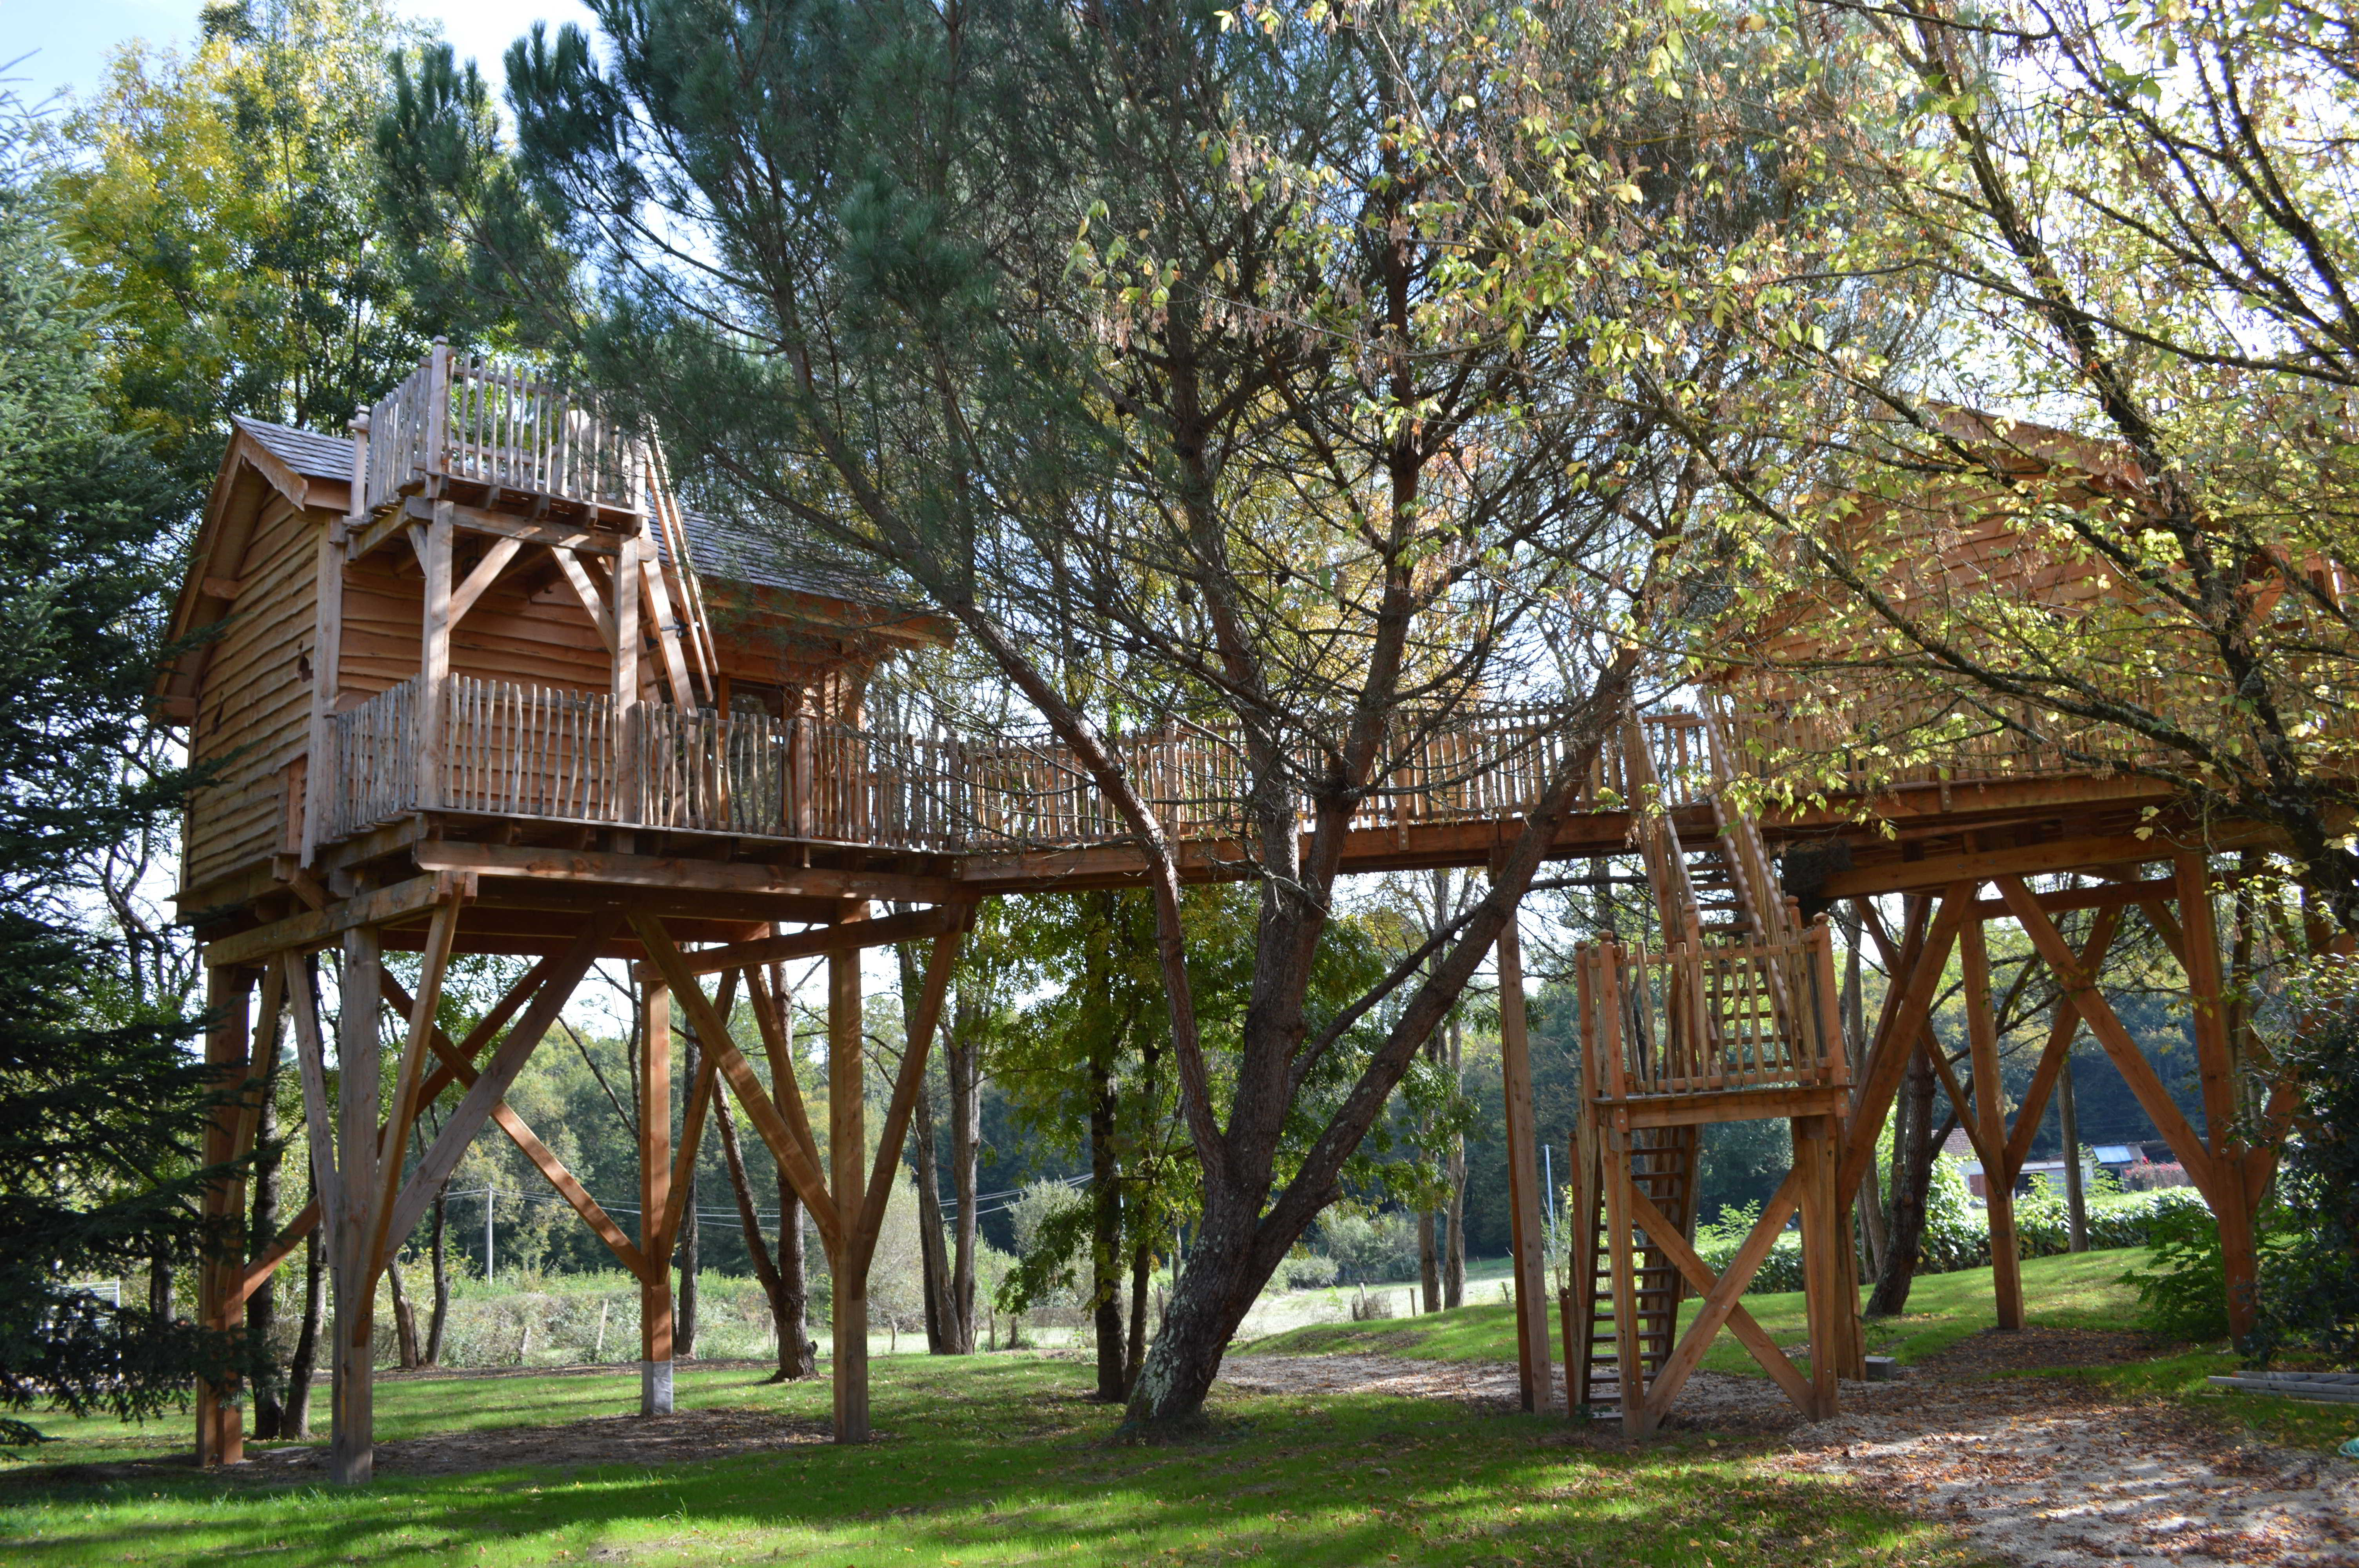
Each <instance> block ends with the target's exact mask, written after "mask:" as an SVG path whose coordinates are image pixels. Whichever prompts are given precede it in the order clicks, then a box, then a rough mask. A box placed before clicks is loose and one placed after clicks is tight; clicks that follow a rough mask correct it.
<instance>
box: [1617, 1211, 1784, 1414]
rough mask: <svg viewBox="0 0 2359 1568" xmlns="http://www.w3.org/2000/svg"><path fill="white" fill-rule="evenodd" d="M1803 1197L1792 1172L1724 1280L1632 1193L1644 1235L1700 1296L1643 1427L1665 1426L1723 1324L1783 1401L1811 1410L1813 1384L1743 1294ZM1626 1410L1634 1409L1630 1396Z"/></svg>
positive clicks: (1650, 1397) (1660, 1376) (1651, 1393)
mask: <svg viewBox="0 0 2359 1568" xmlns="http://www.w3.org/2000/svg"><path fill="white" fill-rule="evenodd" d="M1799 1191H1800V1189H1799V1183H1798V1180H1797V1178H1796V1176H1795V1174H1794V1173H1792V1172H1790V1171H1789V1172H1788V1173H1787V1175H1786V1179H1785V1181H1784V1182H1782V1183H1780V1184H1778V1187H1777V1191H1776V1192H1775V1193H1774V1194H1772V1195H1770V1198H1769V1201H1768V1202H1767V1204H1765V1205H1763V1206H1762V1209H1761V1217H1760V1218H1759V1219H1757V1220H1756V1221H1755V1222H1754V1226H1753V1228H1752V1229H1751V1230H1750V1231H1747V1232H1746V1233H1745V1240H1744V1242H1743V1243H1742V1244H1741V1245H1740V1246H1739V1247H1738V1248H1737V1249H1736V1256H1735V1257H1734V1258H1732V1259H1730V1260H1729V1263H1728V1268H1727V1270H1726V1271H1724V1272H1723V1273H1719V1274H1714V1273H1713V1272H1712V1269H1711V1266H1710V1265H1708V1264H1707V1263H1705V1262H1704V1260H1703V1259H1702V1258H1701V1256H1700V1255H1699V1254H1698V1253H1697V1252H1696V1249H1694V1248H1693V1247H1691V1246H1690V1245H1689V1244H1688V1238H1687V1237H1686V1236H1685V1235H1683V1234H1682V1233H1681V1232H1680V1227H1678V1226H1676V1225H1673V1224H1672V1223H1671V1222H1670V1221H1669V1219H1668V1218H1666V1217H1664V1215H1663V1211H1662V1210H1660V1209H1658V1208H1657V1207H1656V1206H1655V1205H1654V1203H1653V1202H1652V1201H1651V1200H1649V1199H1648V1198H1647V1195H1646V1194H1645V1193H1642V1192H1638V1191H1636V1189H1635V1188H1634V1189H1633V1190H1632V1192H1631V1193H1630V1195H1629V1202H1630V1207H1631V1218H1632V1220H1633V1221H1634V1222H1635V1223H1636V1225H1637V1227H1638V1228H1640V1229H1642V1230H1644V1231H1645V1232H1646V1233H1647V1239H1648V1240H1650V1241H1653V1242H1654V1243H1655V1245H1656V1247H1657V1248H1658V1249H1659V1250H1660V1251H1661V1252H1662V1254H1663V1256H1665V1257H1666V1258H1669V1260H1671V1263H1672V1265H1673V1266H1674V1267H1675V1268H1677V1269H1678V1270H1679V1271H1680V1273H1681V1274H1682V1275H1684V1276H1685V1277H1686V1279H1687V1281H1688V1283H1689V1284H1690V1286H1692V1287H1693V1288H1694V1290H1695V1292H1696V1294H1697V1295H1698V1296H1699V1297H1700V1298H1701V1301H1700V1302H1699V1303H1698V1305H1697V1309H1696V1315H1695V1317H1694V1319H1693V1321H1691V1322H1690V1324H1689V1325H1688V1327H1687V1331H1686V1332H1685V1333H1684V1334H1682V1335H1681V1336H1680V1342H1679V1344H1678V1346H1676V1347H1674V1348H1673V1350H1672V1351H1671V1354H1670V1357H1669V1359H1668V1360H1666V1361H1665V1362H1664V1363H1663V1369H1662V1370H1661V1371H1660V1372H1658V1373H1657V1374H1656V1377H1655V1384H1654V1387H1653V1388H1651V1389H1649V1390H1647V1401H1646V1402H1647V1405H1648V1406H1649V1407H1650V1408H1651V1410H1652V1419H1651V1420H1650V1421H1648V1422H1647V1423H1646V1424H1647V1428H1648V1429H1649V1430H1652V1428H1653V1427H1654V1426H1656V1425H1658V1424H1660V1422H1661V1421H1662V1414H1663V1412H1664V1411H1668V1410H1669V1408H1670V1403H1671V1400H1674V1399H1676V1398H1678V1397H1679V1391H1680V1386H1681V1385H1682V1384H1684V1383H1685V1382H1686V1381H1687V1380H1688V1378H1689V1376H1690V1374H1691V1373H1693V1372H1694V1371H1695V1369H1696V1368H1697V1367H1698V1366H1700V1365H1701V1363H1702V1361H1703V1357H1704V1353H1705V1352H1706V1351H1708V1350H1710V1349H1711V1348H1712V1340H1713V1339H1714V1338H1715V1337H1717V1336H1718V1335H1719V1333H1720V1330H1721V1328H1722V1326H1723V1325H1726V1326H1727V1327H1728V1328H1729V1330H1730V1331H1731V1332H1732V1333H1734V1335H1735V1336H1736V1337H1737V1340H1738V1342H1739V1343H1741V1344H1742V1345H1744V1346H1745V1349H1746V1350H1747V1351H1749V1352H1751V1353H1752V1356H1753V1358H1754V1359H1755V1360H1756V1361H1757V1362H1759V1363H1760V1364H1761V1369H1762V1370H1763V1371H1765V1372H1767V1373H1768V1374H1769V1376H1770V1377H1771V1378H1772V1379H1775V1380H1776V1382H1777V1386H1778V1387H1779V1388H1781V1389H1783V1390H1785V1391H1786V1397H1787V1398H1788V1399H1790V1400H1793V1401H1794V1403H1795V1405H1796V1407H1797V1408H1799V1409H1801V1410H1804V1411H1807V1410H1809V1409H1810V1397H1811V1390H1810V1382H1809V1380H1808V1379H1805V1378H1804V1377H1803V1376H1802V1373H1801V1370H1800V1368H1797V1367H1796V1366H1795V1365H1794V1363H1793V1362H1792V1361H1790V1360H1788V1359H1787V1357H1786V1353H1785V1352H1784V1351H1782V1350H1780V1349H1778V1348H1777V1341H1776V1340H1774V1339H1772V1338H1770V1337H1769V1335H1768V1333H1767V1330H1765V1329H1763V1328H1762V1326H1761V1325H1760V1324H1759V1323H1757V1322H1756V1321H1755V1319H1754V1317H1753V1314H1751V1313H1748V1312H1746V1311H1745V1303H1744V1300H1743V1298H1744V1295H1745V1287H1746V1286H1747V1285H1750V1284H1751V1283H1752V1282H1753V1277H1754V1275H1756V1274H1757V1273H1759V1272H1760V1271H1761V1265H1762V1264H1763V1263H1764V1262H1766V1261H1767V1260H1768V1257H1769V1253H1770V1251H1771V1250H1772V1249H1774V1248H1775V1247H1776V1246H1777V1238H1778V1237H1779V1236H1781V1235H1783V1234H1784V1233H1785V1229H1786V1221H1787V1220H1788V1219H1789V1218H1791V1217H1793V1213H1794V1207H1795V1205H1796V1203H1797V1201H1798V1197H1799ZM1623 1409H1624V1410H1625V1411H1626V1410H1628V1409H1629V1403H1628V1400H1627V1395H1626V1391H1625V1400H1624V1404H1623Z"/></svg>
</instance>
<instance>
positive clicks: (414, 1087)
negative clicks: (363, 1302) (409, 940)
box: [363, 898, 459, 1290]
mask: <svg viewBox="0 0 2359 1568" xmlns="http://www.w3.org/2000/svg"><path fill="white" fill-rule="evenodd" d="M458 929H459V901H458V900H457V899H455V898H454V899H452V900H451V901H450V902H449V903H444V904H441V905H439V906H438V907H437V908H436V909H435V911H434V923H433V925H431V926H430V927H429V929H428V931H427V935H426V946H425V949H424V951H423V952H422V953H421V954H420V955H419V968H418V995H417V997H416V998H415V999H414V1000H412V1001H411V1002H410V1004H409V1014H408V1023H409V1032H408V1037H407V1038H406V1039H404V1041H403V1042H402V1049H401V1061H400V1063H399V1065H397V1067H396V1068H395V1070H394V1076H393V1107H392V1108H391V1109H390V1110H389V1111H387V1112H386V1119H385V1130H384V1131H383V1132H382V1133H381V1134H380V1135H379V1137H380V1141H379V1144H378V1148H377V1159H378V1162H379V1163H380V1165H381V1166H382V1173H381V1174H380V1175H379V1177H378V1183H377V1192H376V1197H375V1203H374V1204H373V1205H372V1206H371V1207H372V1213H373V1215H374V1217H375V1221H376V1224H375V1229H374V1230H373V1231H372V1232H371V1233H370V1236H369V1239H368V1245H367V1248H366V1249H365V1250H364V1253H363V1256H364V1258H366V1259H367V1260H368V1278H367V1281H366V1284H367V1287H368V1288H369V1289H371V1290H374V1289H375V1288H376V1276H377V1271H379V1270H381V1269H383V1268H384V1267H385V1259H386V1238H387V1233H386V1226H387V1225H388V1224H390V1223H391V1222H392V1219H393V1206H394V1200H395V1199H396V1198H397V1197H399V1196H400V1195H401V1163H402V1152H403V1151H404V1150H405V1149H407V1148H408V1146H409V1124H410V1122H411V1120H412V1119H415V1118H416V1116H417V1114H418V1108H419V1105H420V1104H421V1103H423V1102H422V1101H421V1100H420V1099H419V1094H418V1089H419V1079H421V1078H422V1077H424V1076H425V1074H426V1057H427V1054H428V1051H427V1045H428V1042H429V1040H431V1039H432V1038H434V1037H435V1036H436V1035H438V1034H440V1033H441V1031H440V1029H439V1028H438V1027H436V1025H435V1022H434V1014H435V1011H436V1010H437V1009H439V1008H440V1006H441V1005H442V976H443V974H444V972H445V971H446V970H447V969H448V968H449V967H450V963H451V937H452V936H453V935H456V934H457V932H458ZM383 978H384V979H386V980H387V981H390V980H391V979H393V977H392V976H390V975H386V976H384V977H383ZM372 1005H374V1000H372ZM407 1234H408V1232H406V1231H396V1232H393V1233H392V1238H393V1240H394V1241H396V1242H398V1241H399V1240H400V1238H402V1237H403V1236H405V1235H407Z"/></svg>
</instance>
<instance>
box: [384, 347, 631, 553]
mask: <svg viewBox="0 0 2359 1568" xmlns="http://www.w3.org/2000/svg"><path fill="white" fill-rule="evenodd" d="M649 461H650V459H649V455H648V450H647V443H646V442H645V441H644V440H642V439H641V438H639V437H638V435H636V433H635V432H633V431H632V430H631V429H630V428H629V427H626V426H625V425H624V424H622V423H621V422H619V421H617V420H616V419H614V417H612V416H611V415H609V414H608V413H607V412H606V411H605V410H604V408H603V406H602V405H601V404H600V402H599V400H598V399H597V398H595V397H593V396H590V395H585V394H584V393H582V391H580V390H578V389H574V388H570V387H567V386H565V385H563V384H560V383H559V382H558V381H556V380H554V379H552V378H550V377H548V376H546V375H544V374H542V373H538V372H537V371H534V370H531V369H529V368H527V367H525V366H521V365H516V364H512V363H509V362H505V361H500V360H495V359H487V358H484V357H482V356H478V355H468V354H454V353H452V352H451V349H450V347H449V346H448V345H447V344H443V343H440V342H438V343H436V344H435V346H434V351H433V352H432V353H430V354H429V355H428V356H427V358H426V359H425V361H424V362H422V363H420V364H419V367H418V368H417V369H416V370H415V371H412V372H411V373H409V375H408V378H407V379H406V380H404V381H403V382H402V384H400V385H399V386H397V387H395V388H394V389H393V391H392V393H391V394H390V395H387V396H386V398H385V400H384V401H382V402H380V403H378V404H377V405H376V406H375V407H374V408H372V409H371V410H370V411H369V419H368V443H367V469H366V473H365V475H364V483H363V486H362V498H361V501H360V503H359V504H358V505H357V506H356V507H355V510H356V511H361V512H369V513H375V512H381V511H384V510H385V509H386V508H389V507H397V506H399V505H400V504H401V503H402V502H403V501H405V500H406V499H408V498H410V497H412V496H419V495H426V496H430V497H433V498H436V499H441V498H456V499H459V500H462V501H465V502H468V503H471V504H473V505H478V506H482V507H484V508H485V509H486V510H499V509H501V508H502V507H503V506H513V505H515V504H516V503H523V504H524V505H525V506H526V507H527V508H528V509H529V510H531V511H532V512H533V514H535V515H536V516H538V515H545V514H550V513H552V512H553V513H555V514H560V515H569V516H587V517H588V518H590V519H591V520H592V521H594V522H598V523H602V524H607V525H611V526H624V525H626V524H635V523H636V519H637V518H639V517H640V516H643V515H644V514H646V512H647V504H648V502H647V492H648V465H649Z"/></svg>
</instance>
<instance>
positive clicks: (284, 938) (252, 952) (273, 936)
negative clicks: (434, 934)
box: [203, 868, 464, 968]
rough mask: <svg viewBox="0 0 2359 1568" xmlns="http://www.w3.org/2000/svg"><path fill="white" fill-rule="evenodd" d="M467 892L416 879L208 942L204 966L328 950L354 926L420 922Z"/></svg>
mask: <svg viewBox="0 0 2359 1568" xmlns="http://www.w3.org/2000/svg"><path fill="white" fill-rule="evenodd" d="M461 869H462V870H463V869H464V868H461ZM462 891H463V890H462V888H461V887H460V886H459V884H457V883H454V882H453V881H451V879H450V878H448V877H445V876H438V875H432V874H429V875H427V876H422V877H412V878H410V879H409V880H408V881H402V882H396V883H395V884H394V885H393V886H391V887H388V888H379V889H377V890H376V891H375V892H365V893H362V894H359V895H358V896H356V897H353V898H348V899H346V900H344V901H343V902H342V903H338V904H334V905H332V906H331V907H329V908H327V909H313V910H306V911H304V912H303V913H302V914H290V915H288V916H287V917H286V918H285V919H283V920H274V921H272V922H271V923H270V924H269V925H257V926H255V928H254V929H253V930H251V931H241V932H239V933H238V934H237V935H234V936H224V937H223V938H222V939H221V940H220V941H218V942H212V943H208V944H206V946H205V949H204V955H203V962H204V965H205V967H206V968H231V967H233V966H235V965H239V964H253V963H258V962H260V961H261V960H262V959H264V958H266V957H269V956H270V955H271V954H273V953H280V952H290V951H295V950H299V949H302V950H308V949H310V948H314V947H323V946H327V945H328V944H329V943H331V942H333V941H335V940H336V939H337V938H338V937H339V936H341V935H343V934H344V933H345V932H347V931H350V930H352V929H353V927H354V926H359V925H388V924H390V923H392V922H394V921H397V920H413V919H416V918H417V917H418V916H419V915H421V914H426V913H427V912H428V911H429V910H431V909H432V908H433V907H434V906H435V905H436V904H438V903H442V902H443V901H444V900H445V899H448V898H451V897H452V896H453V895H454V894H456V893H458V892H462Z"/></svg>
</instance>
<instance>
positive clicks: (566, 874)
mask: <svg viewBox="0 0 2359 1568" xmlns="http://www.w3.org/2000/svg"><path fill="white" fill-rule="evenodd" d="M416 857H417V860H418V864H419V867H420V868H421V869H423V870H427V871H473V872H475V873H477V874H478V875H480V876H484V877H517V878H529V879H536V880H541V881H553V882H569V881H575V882H592V883H597V884H600V885H603V886H607V887H646V888H658V889H665V890H669V891H675V892H696V891H703V892H740V893H774V894H777V896H779V897H782V898H824V899H876V898H881V899H898V900H902V901H904V902H907V903H951V902H954V901H956V900H957V899H958V898H959V896H960V889H959V886H958V884H957V882H956V881H953V880H952V879H951V878H948V877H919V876H904V875H900V874H897V873H895V872H891V871H832V870H830V869H827V868H824V867H816V866H771V865H765V864H763V863H762V862H760V861H758V860H686V859H678V858H672V857H667V856H659V855H625V854H617V853H613V852H608V851H601V850H593V849H537V848H534V847H532V846H530V845H524V844H463V843H459V842H455V841H453V840H449V839H429V840H428V841H426V842H424V843H421V844H419V846H418V849H417V851H416ZM429 902H431V901H430V900H427V901H423V902H421V903H419V908H423V907H425V903H429ZM231 940H234V938H232V939H231ZM254 956H259V955H258V952H257V954H255V955H254Z"/></svg>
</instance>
